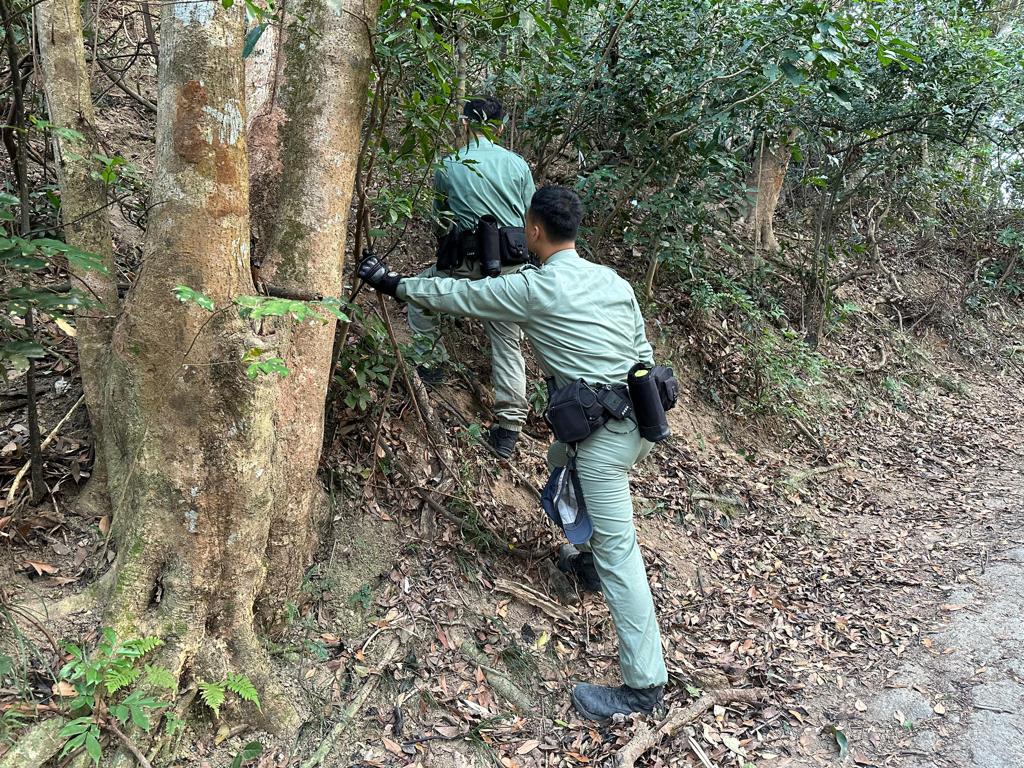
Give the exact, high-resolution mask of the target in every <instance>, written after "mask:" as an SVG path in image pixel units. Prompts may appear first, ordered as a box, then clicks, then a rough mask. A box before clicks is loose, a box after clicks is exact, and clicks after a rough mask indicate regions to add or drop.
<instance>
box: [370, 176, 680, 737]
mask: <svg viewBox="0 0 1024 768" xmlns="http://www.w3.org/2000/svg"><path fill="white" fill-rule="evenodd" d="M582 217H583V206H582V205H581V203H580V201H579V198H578V197H576V195H575V193H573V192H572V191H571V190H568V189H565V188H562V187H545V188H543V189H541V190H539V191H538V192H537V193H536V194H535V195H534V196H533V199H532V202H531V205H530V208H529V210H528V211H527V215H526V239H527V243H528V244H529V248H530V250H531V251H532V252H533V253H534V254H535V255H536V256H537V257H538V258H539V259H540V261H541V265H542V266H541V267H540V268H539V269H538V268H535V267H527V268H524V269H523V270H521V271H519V272H515V273H512V274H507V275H502V276H501V277H496V278H493V279H489V280H477V281H473V282H470V281H466V280H452V279H447V278H423V277H413V278H406V277H403V276H402V275H399V274H397V273H395V272H390V271H388V269H387V265H386V264H384V263H383V262H382V261H381V260H379V259H378V258H377V257H375V256H368V257H367V258H366V259H364V261H363V263H362V264H360V267H359V276H360V277H361V278H363V279H364V280H365V281H366V282H367V283H369V284H370V285H371V286H372V287H374V288H376V289H377V290H379V291H381V292H383V293H387V294H389V295H391V296H395V297H397V298H398V299H401V300H404V301H406V302H408V303H409V306H410V307H412V306H418V307H423V308H426V309H429V310H431V311H434V312H447V313H451V314H455V315H464V316H467V317H476V318H480V319H482V320H489V321H492V322H512V323H517V324H519V325H520V326H521V327H522V329H523V331H524V332H525V333H526V337H527V338H528V339H529V341H530V345H531V346H532V347H533V349H534V352H536V354H537V357H538V358H539V359H540V363H541V365H542V366H543V368H544V369H545V372H546V373H547V374H548V375H550V376H553V377H554V379H555V384H556V385H557V386H559V387H562V386H565V385H566V384H569V383H570V382H573V381H576V380H577V379H583V380H584V381H586V382H587V383H588V384H591V385H599V384H605V385H613V384H621V383H623V382H624V381H625V380H626V374H627V373H628V372H629V369H630V368H631V367H632V366H633V365H634V364H635V363H637V362H643V363H645V364H651V363H652V362H653V357H654V355H653V351H652V349H651V345H650V344H649V343H648V341H647V335H646V330H645V327H644V319H643V317H642V316H641V314H640V307H639V305H638V304H637V301H636V297H635V296H634V294H633V289H632V287H630V285H629V283H627V282H626V281H625V280H623V279H622V278H620V277H619V276H618V275H617V274H615V272H614V271H613V270H611V269H609V268H607V267H602V266H599V265H597V264H593V263H591V262H589V261H586V260H584V259H583V258H581V257H580V256H579V254H578V253H577V252H576V242H575V240H576V231H577V228H578V226H579V223H580V220H581V219H582ZM651 445H652V444H651V443H649V442H647V441H646V440H644V439H643V438H641V437H640V434H639V432H638V430H637V426H636V424H634V423H633V422H632V421H630V420H628V419H624V420H621V421H617V420H612V421H608V422H607V423H606V424H605V425H604V426H602V427H600V428H599V429H598V430H597V431H596V432H594V433H593V434H592V435H591V436H590V437H588V438H587V439H586V440H584V441H582V442H580V443H578V444H577V445H576V466H577V471H578V472H579V478H580V485H581V487H582V491H583V497H584V499H585V501H586V506H587V512H588V514H589V516H590V519H591V523H592V525H593V535H592V537H591V540H590V548H591V552H592V554H593V559H594V564H595V565H596V567H597V573H598V575H599V577H600V583H601V587H602V589H603V591H604V595H605V599H606V600H607V601H608V606H609V608H610V609H611V614H612V619H613V620H614V622H615V630H616V633H617V634H618V638H619V665H620V668H621V670H622V678H623V681H624V683H625V685H621V686H618V687H608V686H602V685H590V684H587V683H579V684H577V685H576V686H575V687H574V688H573V691H572V701H573V704H574V705H575V706H576V709H577V710H578V711H579V712H580V713H581V714H583V715H584V716H585V717H588V718H591V719H595V720H600V719H605V718H608V717H611V716H612V715H614V714H616V713H623V714H628V713H631V712H651V711H652V710H654V709H655V708H658V707H660V706H661V703H662V691H663V687H664V685H665V683H666V681H667V674H666V671H665V660H664V656H663V654H662V649H661V637H660V634H659V631H658V623H657V619H656V618H655V615H654V602H653V600H652V599H651V590H650V586H649V585H648V582H647V574H646V571H645V570H644V562H643V557H642V555H641V553H640V547H639V545H638V543H637V539H636V531H635V529H634V527H633V501H632V498H631V496H630V492H629V471H630V469H631V468H632V466H633V464H635V463H636V462H637V461H639V460H640V459H642V458H643V457H645V456H646V455H647V454H648V453H649V452H650V449H651ZM565 460H566V446H565V445H563V444H561V443H558V442H556V443H554V444H553V445H552V447H551V449H550V451H549V462H550V463H551V464H553V465H562V464H564V463H565Z"/></svg>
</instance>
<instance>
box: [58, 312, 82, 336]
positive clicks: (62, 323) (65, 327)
mask: <svg viewBox="0 0 1024 768" xmlns="http://www.w3.org/2000/svg"><path fill="white" fill-rule="evenodd" d="M53 322H54V324H55V325H56V326H57V327H58V328H60V329H61V330H62V331H64V333H66V334H67V335H68V336H71V337H72V338H74V337H75V336H77V335H78V331H76V330H75V327H74V326H73V325H71V323H69V322H68V321H67V320H64V319H63V318H60V317H55V318H54V319H53Z"/></svg>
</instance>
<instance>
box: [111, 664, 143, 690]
mask: <svg viewBox="0 0 1024 768" xmlns="http://www.w3.org/2000/svg"><path fill="white" fill-rule="evenodd" d="M141 674H142V672H141V671H140V670H138V669H136V668H135V667H134V666H111V667H110V668H109V669H108V670H107V672H106V674H105V675H104V676H103V684H104V685H105V686H106V688H107V693H115V692H116V691H120V690H121V689H122V688H127V687H128V686H129V685H131V684H132V683H134V682H135V681H136V680H137V679H138V678H139V675H141Z"/></svg>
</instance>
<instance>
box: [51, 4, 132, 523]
mask: <svg viewBox="0 0 1024 768" xmlns="http://www.w3.org/2000/svg"><path fill="white" fill-rule="evenodd" d="M35 19H36V32H37V34H36V37H37V39H38V41H39V59H40V63H41V65H42V66H41V69H42V75H43V77H42V80H43V90H44V92H45V94H46V105H47V111H48V113H49V117H50V122H51V123H53V125H54V126H55V127H56V128H63V129H71V130H73V131H76V132H77V133H78V134H79V135H80V136H81V139H77V140H76V139H72V140H62V139H61V138H60V135H59V132H57V131H55V132H54V154H55V156H56V157H57V171H58V176H59V182H60V192H61V200H60V211H61V218H62V220H63V224H64V238H65V240H66V241H67V242H68V243H69V244H70V245H73V246H75V247H76V248H80V249H81V250H83V251H88V252H90V253H93V254H95V255H96V256H98V257H99V259H100V261H101V262H102V263H103V265H104V266H105V267H106V272H102V271H99V270H78V271H75V272H74V273H73V274H74V278H75V282H76V283H77V287H79V288H80V289H81V290H82V291H83V292H84V293H85V294H87V296H88V297H89V298H90V299H91V300H92V301H93V302H94V303H95V306H91V307H86V308H84V309H81V310H79V311H78V312H77V326H78V328H77V336H76V339H77V342H78V357H79V361H80V363H81V371H82V387H83V389H84V393H85V404H86V408H87V409H88V411H89V418H90V420H91V421H92V425H93V434H94V441H93V446H94V449H95V462H94V465H93V474H92V479H91V480H90V483H89V488H90V490H91V491H92V492H91V493H90V494H88V495H89V496H90V498H92V499H94V500H96V501H97V503H98V504H103V505H105V502H106V482H107V480H106V472H105V462H104V459H103V403H102V399H103V386H104V378H105V372H106V365H107V353H108V351H109V349H110V337H111V333H112V331H113V328H114V318H115V317H116V316H117V312H118V297H117V278H116V273H115V271H114V247H113V239H112V231H111V226H110V218H109V215H108V208H107V194H106V190H105V189H104V186H103V182H102V181H101V180H100V179H99V178H94V175H93V171H94V170H95V167H94V165H93V161H92V159H91V158H92V157H93V156H94V155H95V154H97V153H101V152H102V148H101V147H100V142H99V131H98V129H97V128H96V116H95V112H94V110H93V104H92V97H91V94H90V91H89V70H88V68H87V67H86V62H85V44H84V38H83V36H82V17H81V7H80V5H79V3H78V2H77V1H76V0H43V2H41V3H40V4H39V5H38V6H37V7H36V11H35Z"/></svg>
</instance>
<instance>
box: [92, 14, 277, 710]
mask: <svg viewBox="0 0 1024 768" xmlns="http://www.w3.org/2000/svg"><path fill="white" fill-rule="evenodd" d="M244 33H245V23H244V16H243V10H242V6H241V5H235V6H234V7H232V8H230V9H224V8H223V7H222V6H221V4H220V3H216V2H212V1H210V2H200V3H185V4H182V3H173V4H167V5H165V6H164V7H163V14H162V17H161V25H160V34H161V46H160V47H161V50H160V73H159V86H160V87H159V94H160V96H159V102H158V112H157V127H156V159H155V180H154V183H153V189H152V202H153V208H152V212H151V214H150V217H149V224H148V227H147V231H146V244H145V251H144V259H145V261H144V266H143V268H142V270H141V272H140V275H139V278H138V280H137V281H136V283H135V284H134V285H133V286H132V289H131V291H130V293H129V294H128V296H127V298H126V300H125V305H124V309H123V311H122V314H121V317H120V319H119V321H118V323H117V326H116V328H115V330H114V336H113V343H112V348H111V352H110V367H109V371H108V386H107V391H106V403H105V404H106V421H107V423H108V424H109V425H110V428H109V429H108V430H107V435H106V438H107V439H106V440H105V443H106V449H107V465H108V470H109V474H110V488H111V497H112V499H113V502H114V522H113V529H112V535H113V539H114V541H115V543H116V547H117V558H116V560H115V562H114V566H113V567H114V577H113V582H112V586H111V592H110V594H109V597H108V600H107V604H106V616H105V620H106V621H107V622H108V623H109V624H111V625H113V626H115V627H118V628H121V629H122V631H124V632H131V633H133V634H141V633H149V634H153V635H157V636H159V637H161V638H162V639H164V641H165V642H166V644H167V645H166V652H167V655H166V658H165V659H164V663H165V664H166V665H167V666H169V667H170V668H171V669H172V671H173V672H175V673H176V674H177V675H179V676H181V675H191V676H194V677H200V678H203V679H206V680H221V679H224V677H225V676H226V675H227V674H229V673H232V672H241V673H244V674H246V675H248V676H249V677H250V679H252V681H253V682H254V683H255V684H256V685H257V686H258V687H261V688H263V690H264V699H265V703H266V704H267V705H268V706H267V707H266V711H267V712H268V713H269V715H270V716H269V717H268V718H267V719H268V720H270V721H275V720H276V721H277V722H276V723H274V724H275V725H278V726H283V727H285V728H287V727H288V726H289V725H291V724H293V721H294V713H293V712H292V710H291V707H290V706H288V705H287V704H283V703H281V702H280V701H277V700H276V699H275V697H274V696H273V694H272V693H271V691H272V690H273V687H272V686H271V684H270V679H269V675H268V673H267V667H266V663H265V659H264V652H263V650H262V648H261V646H260V644H259V642H258V640H257V636H256V630H255V626H254V622H253V605H254V603H255V599H256V595H257V594H258V593H259V591H260V589H261V587H262V585H263V584H264V580H265V576H266V568H265V565H264V556H265V552H266V549H267V542H268V539H269V532H270V531H269V528H270V511H271V509H272V507H273V503H274V500H273V497H272V486H271V482H270V478H271V476H272V473H273V464H274V461H275V459H274V432H273V423H272V414H273V410H274V406H275V397H274V395H275V392H274V388H273V383H271V382H260V381H250V380H249V379H247V378H246V376H245V374H244V370H243V368H242V366H241V365H240V364H239V360H240V358H241V357H242V355H244V353H245V351H246V350H247V349H249V348H251V347H254V346H261V345H262V343H261V340H260V338H259V337H258V336H257V335H256V333H255V332H254V329H253V328H251V327H250V326H249V325H248V324H247V323H246V322H245V321H243V320H241V319H240V318H239V316H238V313H237V312H236V311H234V310H233V309H232V308H231V302H232V299H233V298H234V297H235V296H238V295H240V294H251V293H253V292H254V287H253V283H252V276H251V273H250V270H249V199H248V165H247V157H246V143H245V118H244V113H245V103H244V102H245V86H244V63H243V60H242V57H241V47H242V38H243V35H244ZM178 285H186V286H190V287H192V288H194V289H196V290H198V291H201V292H202V293H204V294H206V295H207V296H209V297H210V298H211V299H212V300H213V301H214V303H215V304H216V305H217V307H219V308H220V309H218V311H216V312H214V313H213V314H212V315H211V314H209V313H207V312H206V311H204V310H202V309H200V308H199V307H197V306H194V305H187V304H183V303H181V302H179V301H178V300H177V299H176V298H175V295H174V292H173V291H174V288H175V286H178Z"/></svg>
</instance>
